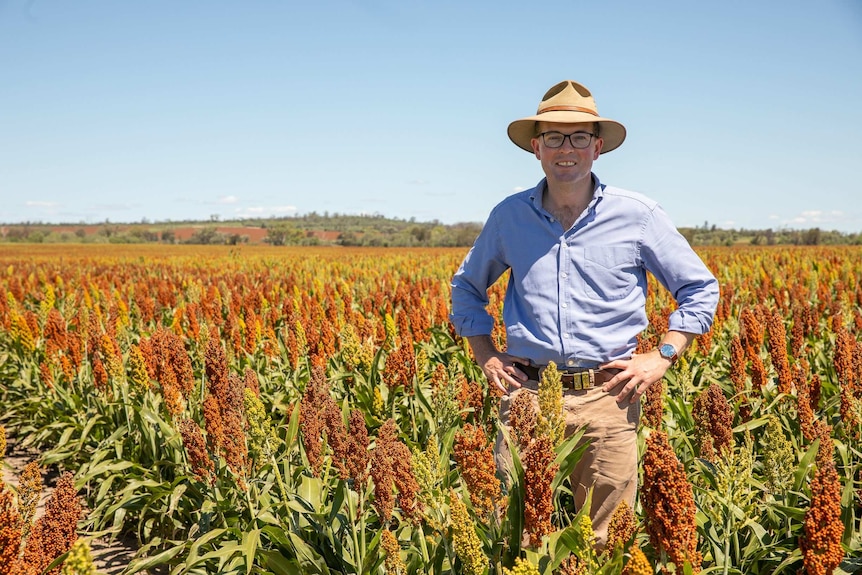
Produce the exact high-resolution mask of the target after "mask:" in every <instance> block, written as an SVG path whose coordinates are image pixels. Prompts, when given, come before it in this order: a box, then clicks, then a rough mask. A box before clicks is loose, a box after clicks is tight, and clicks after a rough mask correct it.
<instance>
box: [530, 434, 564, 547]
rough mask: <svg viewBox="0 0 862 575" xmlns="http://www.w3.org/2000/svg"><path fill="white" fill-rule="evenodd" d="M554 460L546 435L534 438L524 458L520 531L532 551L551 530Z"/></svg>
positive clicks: (555, 466)
mask: <svg viewBox="0 0 862 575" xmlns="http://www.w3.org/2000/svg"><path fill="white" fill-rule="evenodd" d="M554 458H555V455H554V446H553V444H552V443H551V439H550V438H549V437H548V436H546V435H539V436H537V437H536V439H535V440H533V442H532V443H531V444H530V447H528V448H527V451H526V453H525V454H524V459H523V463H524V485H523V488H524V531H526V532H527V534H528V535H529V537H530V545H531V546H533V547H538V546H539V544H540V543H541V540H542V537H544V536H545V535H547V534H548V533H550V532H551V530H552V526H551V514H552V513H553V511H554V504H553V493H551V482H552V481H553V480H554V475H556V473H557V467H558V466H557V465H556V464H555V463H554Z"/></svg>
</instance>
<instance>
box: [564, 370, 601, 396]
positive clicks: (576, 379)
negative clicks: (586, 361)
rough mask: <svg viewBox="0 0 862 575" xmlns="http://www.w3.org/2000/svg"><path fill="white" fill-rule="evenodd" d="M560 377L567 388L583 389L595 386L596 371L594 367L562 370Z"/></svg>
mask: <svg viewBox="0 0 862 575" xmlns="http://www.w3.org/2000/svg"><path fill="white" fill-rule="evenodd" d="M560 379H561V381H562V383H563V384H564V385H565V386H566V387H568V388H569V389H573V390H575V391H583V390H585V389H592V388H593V386H595V384H596V371H595V370H594V369H585V370H578V371H563V372H562V373H561V374H560Z"/></svg>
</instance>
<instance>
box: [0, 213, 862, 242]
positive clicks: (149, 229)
mask: <svg viewBox="0 0 862 575" xmlns="http://www.w3.org/2000/svg"><path fill="white" fill-rule="evenodd" d="M189 226H194V228H195V230H194V232H193V233H192V234H191V236H190V237H184V238H182V239H180V238H179V237H178V236H177V230H179V229H180V228H188V227H189ZM93 228H94V226H92V225H84V224H80V225H78V226H77V227H76V225H75V224H71V225H70V224H62V225H60V224H57V225H53V224H43V223H24V224H5V225H4V224H0V243H3V242H7V243H8V242H24V243H61V242H66V243H129V244H131V243H162V244H180V243H185V244H207V245H237V244H246V243H252V242H251V240H250V231H249V234H244V233H242V231H241V230H242V229H243V228H246V229H248V230H255V232H256V234H255V236H256V237H258V238H260V237H262V238H263V239H262V241H263V243H267V244H270V245H273V246H320V245H337V246H379V247H466V246H470V245H472V244H473V241H474V240H475V239H476V236H478V235H479V232H480V231H481V230H482V224H481V223H477V222H465V223H456V224H443V223H441V222H439V221H437V220H433V221H430V222H418V221H416V220H415V218H410V219H409V220H404V219H397V218H386V217H384V216H381V215H379V214H374V215H345V214H338V213H335V214H329V213H328V212H325V213H323V214H318V213H316V212H311V213H310V214H306V215H302V216H293V217H285V218H267V219H246V220H236V221H225V222H216V221H214V220H213V219H210V220H209V221H206V222H161V223H159V222H156V223H151V222H147V221H144V222H141V223H134V224H114V223H110V222H105V223H104V224H99V225H98V226H95V231H93ZM227 229H229V230H231V231H230V232H225V231H221V230H227ZM261 229H263V230H264V231H265V234H264V235H263V236H261V234H260V230H261ZM70 230H72V231H70ZM88 230H89V231H88ZM236 230H240V231H239V232H237V231H236ZM679 231H680V233H682V235H683V236H685V238H686V239H687V240H688V242H689V243H690V244H691V245H693V246H721V245H724V246H731V245H763V246H768V245H809V246H810V245H862V232H859V233H844V232H839V231H835V230H832V231H827V230H822V229H820V228H809V229H802V230H791V229H778V230H773V229H771V228H770V229H765V230H746V229H723V228H718V227H717V226H715V225H709V223H708V222H707V223H704V225H703V226H698V227H693V228H691V227H686V228H680V230H679ZM259 241H260V240H258V242H259Z"/></svg>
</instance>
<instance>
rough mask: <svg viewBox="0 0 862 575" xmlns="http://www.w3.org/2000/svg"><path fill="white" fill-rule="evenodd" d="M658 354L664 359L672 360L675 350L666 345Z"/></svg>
mask: <svg viewBox="0 0 862 575" xmlns="http://www.w3.org/2000/svg"><path fill="white" fill-rule="evenodd" d="M658 351H659V353H660V354H661V356H662V357H663V358H665V359H673V358H674V357H676V348H674V347H673V346H672V345H671V344H669V343H666V344H664V345H663V346H661V347H660V348H659V350H658Z"/></svg>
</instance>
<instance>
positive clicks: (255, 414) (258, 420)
mask: <svg viewBox="0 0 862 575" xmlns="http://www.w3.org/2000/svg"><path fill="white" fill-rule="evenodd" d="M243 407H244V408H245V419H246V423H247V424H248V440H249V441H248V443H249V445H248V450H249V452H250V453H252V454H253V456H259V455H263V456H266V455H268V454H269V453H270V452H271V447H272V445H273V443H274V442H275V440H276V435H275V430H274V429H273V428H272V425H271V424H270V421H269V417H268V416H267V414H266V409H265V408H264V406H263V402H262V401H261V400H260V398H259V397H258V396H257V395H255V393H254V391H252V390H251V389H249V388H248V387H246V388H245V389H244V390H243Z"/></svg>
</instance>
